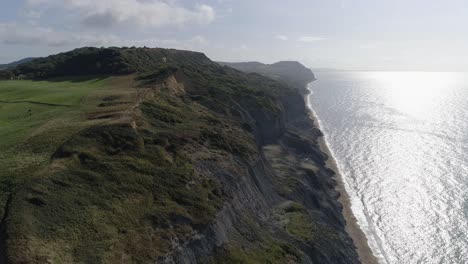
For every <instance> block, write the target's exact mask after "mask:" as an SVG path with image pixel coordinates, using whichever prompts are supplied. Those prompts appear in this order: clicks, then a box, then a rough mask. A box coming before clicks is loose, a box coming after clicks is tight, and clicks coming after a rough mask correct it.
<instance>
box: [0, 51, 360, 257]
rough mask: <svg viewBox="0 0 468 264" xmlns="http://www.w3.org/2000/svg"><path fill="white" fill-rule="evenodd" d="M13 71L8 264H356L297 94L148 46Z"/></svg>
mask: <svg viewBox="0 0 468 264" xmlns="http://www.w3.org/2000/svg"><path fill="white" fill-rule="evenodd" d="M0 75H1V74H0ZM2 76H10V77H12V78H13V79H14V80H4V81H0V98H2V99H1V100H0V168H1V170H0V191H1V193H0V219H1V222H0V263H155V262H156V263H159V262H161V263H171V262H170V261H174V262H176V263H196V262H199V263H298V262H308V261H312V260H313V261H324V262H334V263H346V262H345V261H348V259H351V262H350V263H354V262H355V261H356V260H357V259H356V255H355V252H354V249H353V248H352V246H351V245H350V240H349V238H348V237H347V235H345V233H344V227H343V222H342V220H340V219H341V218H340V215H339V207H338V206H337V205H336V201H335V200H334V199H331V198H330V197H333V196H334V195H335V193H333V191H331V189H330V190H329V189H328V187H324V186H328V185H330V184H332V183H330V182H328V181H329V180H326V175H327V173H328V172H327V171H326V170H322V169H321V168H322V167H321V166H323V160H321V159H322V158H323V157H322V156H321V155H322V154H320V152H317V150H314V147H313V146H312V147H306V146H308V144H312V143H311V142H313V140H314V139H313V138H310V139H307V137H304V136H301V135H300V134H297V133H298V132H293V130H291V128H289V126H292V124H293V123H294V124H296V123H297V124H299V123H300V122H303V121H301V120H302V117H304V118H306V110H305V107H304V106H303V101H302V97H301V96H300V94H299V93H298V91H297V87H292V86H286V85H284V84H282V83H280V82H277V81H274V80H271V79H268V78H266V77H263V76H261V75H258V74H244V73H241V72H239V71H237V70H234V69H232V68H229V67H223V66H220V65H218V64H217V63H214V62H212V61H211V60H209V59H208V58H207V57H206V56H205V55H203V54H201V53H196V52H189V51H177V50H166V49H147V48H102V49H98V48H82V49H77V50H74V51H71V52H67V53H62V54H57V55H53V56H50V57H47V58H39V59H34V60H32V61H30V62H28V63H25V64H22V65H19V66H17V67H16V68H13V69H9V70H8V72H7V73H6V72H3V75H2ZM17 78H20V80H18V79H17ZM298 122H299V123H298ZM288 124H290V125H288ZM301 124H302V123H301ZM311 131H312V132H311V133H310V135H315V134H314V133H316V131H313V130H311ZM290 144H293V145H294V144H295V145H298V146H299V145H300V146H301V147H296V148H300V149H301V150H300V153H299V152H298V153H299V154H295V153H294V152H291V153H289V154H288V156H287V160H284V157H282V156H281V155H279V154H275V153H280V152H281V151H288V149H289V147H288V145H290ZM278 151H279V152H278ZM309 151H312V152H311V153H314V155H315V157H317V158H316V162H315V163H313V164H312V163H311V161H310V160H309V159H306V155H305V154H301V153H308V152H309ZM278 155H279V156H278ZM285 157H286V156H285ZM293 163H294V164H297V167H294V166H296V165H294V166H292V165H291V164H293ZM322 174H323V175H322ZM320 175H321V176H320ZM310 177H312V178H314V177H315V178H316V179H315V178H314V179H315V180H314V181H312V180H311V179H312V178H311V179H309V178H310ZM324 177H325V178H324ZM306 182H313V184H315V185H314V187H313V189H314V190H315V191H314V192H315V193H316V194H317V197H316V198H315V200H311V196H310V195H305V196H304V197H303V196H301V195H299V196H298V194H300V193H304V194H307V193H310V192H311V191H312V187H310V186H309V185H310V183H306ZM307 186H309V187H307ZM320 186H322V187H320ZM304 188H306V189H304ZM305 197H307V198H305Z"/></svg>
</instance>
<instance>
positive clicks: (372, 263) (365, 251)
mask: <svg viewBox="0 0 468 264" xmlns="http://www.w3.org/2000/svg"><path fill="white" fill-rule="evenodd" d="M306 89H307V90H308V91H309V92H310V93H309V94H306V95H304V100H305V102H306V106H307V108H308V115H309V118H310V120H311V121H312V122H313V126H314V127H316V128H317V129H319V130H320V131H322V129H321V128H320V124H319V122H318V119H317V117H316V116H315V113H314V112H313V110H312V109H311V105H310V101H309V99H308V97H309V96H310V95H311V92H312V91H310V90H309V89H308V85H307V88H306ZM322 133H323V132H322ZM318 143H319V147H320V150H321V151H322V152H324V153H325V154H326V155H327V156H328V159H327V160H326V166H327V167H328V168H330V169H331V170H333V171H334V172H335V178H336V181H337V185H336V187H335V190H336V191H337V192H339V194H340V197H339V198H338V201H339V202H340V203H341V205H342V206H343V210H342V213H343V217H344V218H345V220H346V227H345V228H346V232H347V233H348V234H349V236H350V237H351V238H352V240H353V243H354V246H355V247H356V251H357V253H358V255H359V259H360V261H361V263H362V264H379V262H378V259H377V257H376V256H375V255H374V253H373V252H372V250H371V248H370V246H369V243H368V240H367V237H366V235H365V234H364V232H363V231H362V229H361V227H360V226H359V224H358V222H357V219H356V217H355V216H354V213H353V211H352V209H351V198H350V196H349V194H348V192H347V191H346V188H345V184H344V180H343V176H342V175H341V173H340V170H339V169H338V165H337V163H336V160H335V158H334V157H333V155H332V153H331V151H330V148H329V146H328V144H327V142H326V139H325V136H324V135H323V136H321V137H319V138H318Z"/></svg>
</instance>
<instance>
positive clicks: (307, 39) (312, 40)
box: [297, 37, 325, 43]
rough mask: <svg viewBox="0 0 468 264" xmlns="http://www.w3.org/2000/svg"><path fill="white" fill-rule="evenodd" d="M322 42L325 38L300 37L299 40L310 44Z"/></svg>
mask: <svg viewBox="0 0 468 264" xmlns="http://www.w3.org/2000/svg"><path fill="white" fill-rule="evenodd" d="M322 40H325V38H323V37H300V38H298V39H297V41H300V42H308V43H313V42H318V41H322Z"/></svg>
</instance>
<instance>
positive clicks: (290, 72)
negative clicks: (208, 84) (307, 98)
mask: <svg viewBox="0 0 468 264" xmlns="http://www.w3.org/2000/svg"><path fill="white" fill-rule="evenodd" d="M218 63H219V64H221V65H223V66H229V67H231V68H234V69H237V70H239V71H243V72H246V73H259V74H262V75H264V76H267V77H270V78H273V79H275V80H277V81H283V82H285V83H286V84H292V85H294V86H296V87H300V89H301V92H302V93H304V94H306V93H308V91H307V90H306V89H304V87H305V86H306V85H307V84H308V83H310V82H311V81H314V80H315V76H314V73H313V72H312V71H311V70H310V69H308V68H306V67H304V66H303V65H302V64H300V63H299V62H297V61H280V62H277V63H273V64H263V63H260V62H218Z"/></svg>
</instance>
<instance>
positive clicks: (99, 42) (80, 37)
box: [0, 23, 208, 49]
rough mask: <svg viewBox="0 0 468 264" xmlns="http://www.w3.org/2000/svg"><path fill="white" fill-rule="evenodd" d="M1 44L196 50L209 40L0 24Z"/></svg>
mask: <svg viewBox="0 0 468 264" xmlns="http://www.w3.org/2000/svg"><path fill="white" fill-rule="evenodd" d="M0 43H1V44H6V45H24V46H37V45H42V46H49V47H68V48H74V47H81V46H96V47H99V46H149V47H165V48H178V49H199V48H201V47H203V46H204V45H206V44H207V43H208V41H207V40H206V39H205V38H204V37H202V36H195V37H193V38H190V39H184V40H176V39H157V38H150V39H142V40H125V39H121V38H119V37H117V36H115V35H103V34H87V33H78V32H66V31H55V30H53V29H51V28H47V27H40V26H36V25H28V24H17V23H0Z"/></svg>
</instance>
